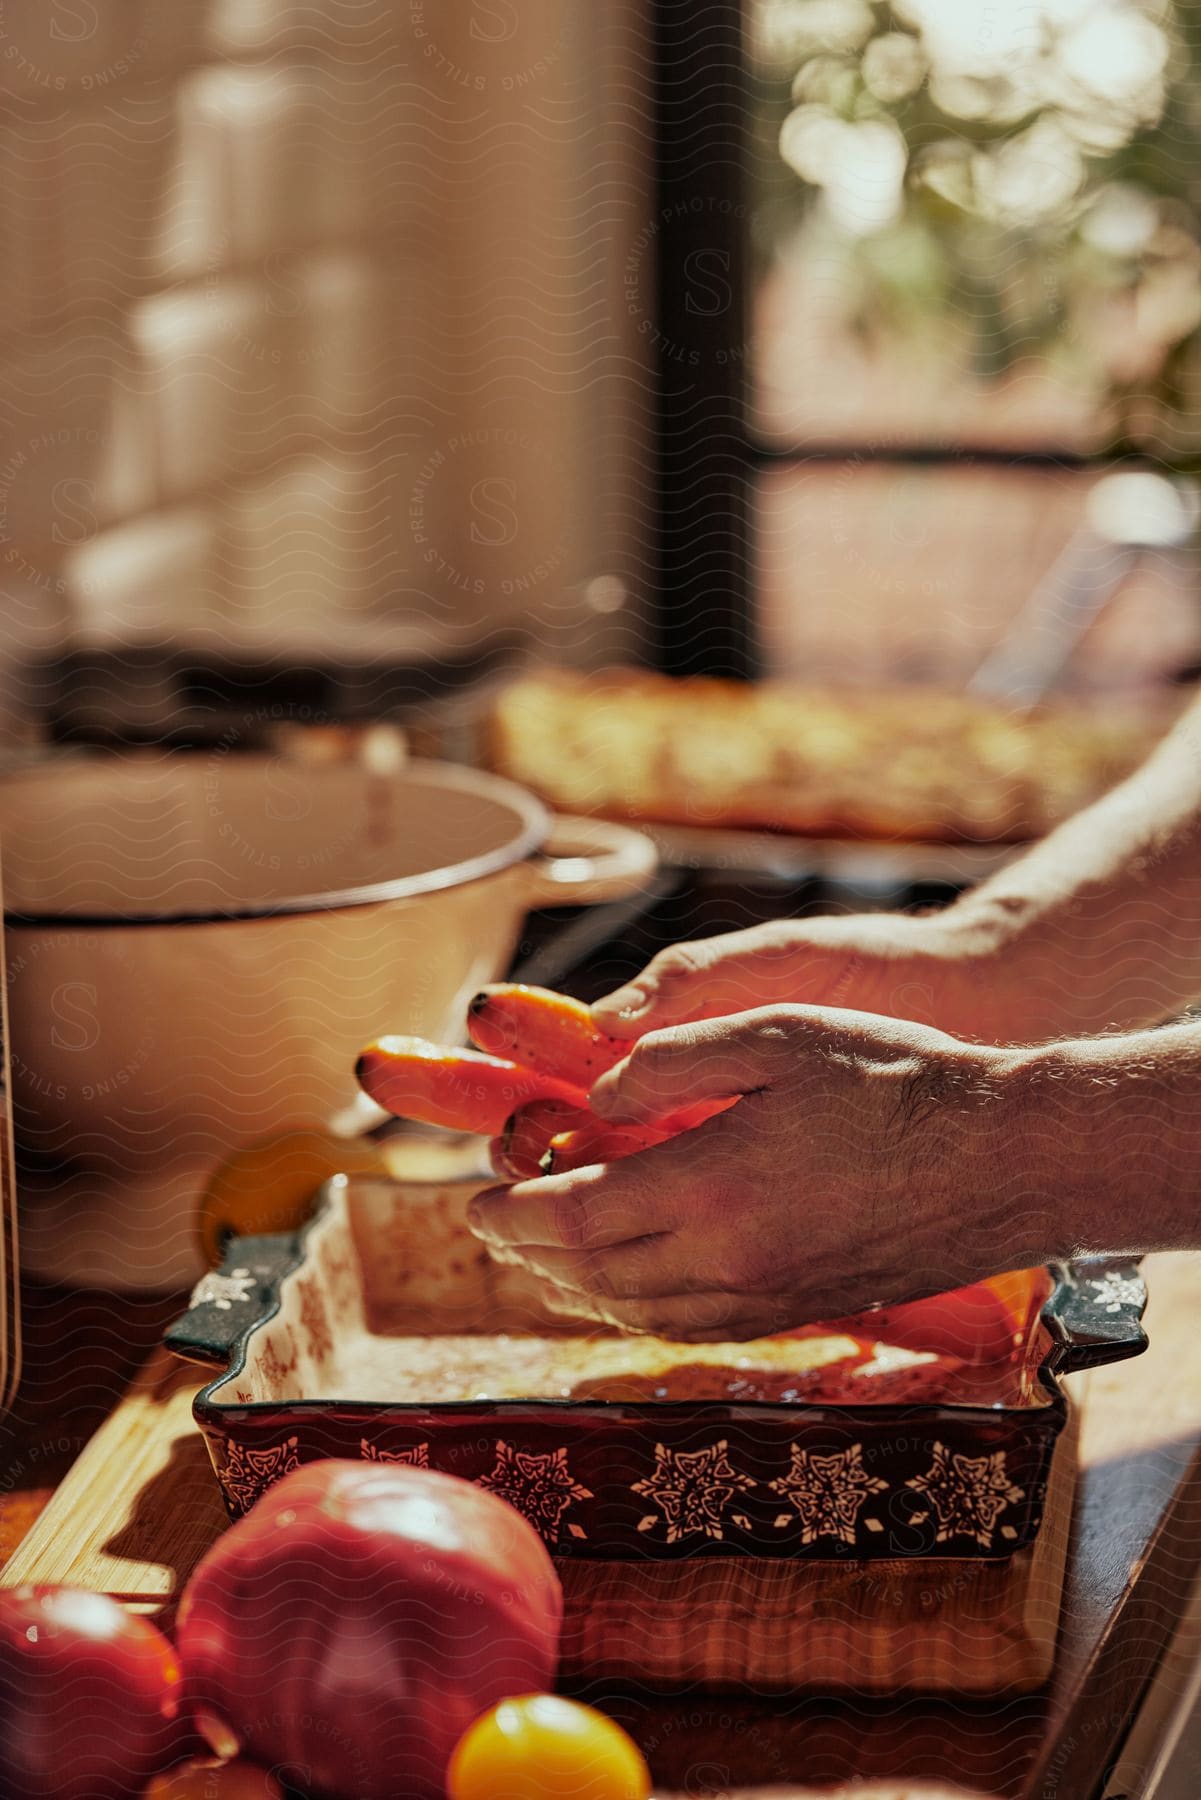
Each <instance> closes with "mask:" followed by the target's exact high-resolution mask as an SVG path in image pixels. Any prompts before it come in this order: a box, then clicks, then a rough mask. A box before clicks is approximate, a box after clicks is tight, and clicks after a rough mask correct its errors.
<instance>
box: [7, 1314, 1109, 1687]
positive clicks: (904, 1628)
mask: <svg viewBox="0 0 1201 1800" xmlns="http://www.w3.org/2000/svg"><path fill="white" fill-rule="evenodd" d="M200 1385H201V1383H200V1379H199V1378H198V1375H197V1371H196V1369H195V1368H193V1367H192V1366H191V1365H189V1364H186V1363H181V1362H179V1361H178V1360H177V1359H176V1358H175V1357H174V1356H172V1355H171V1354H170V1353H169V1352H167V1351H166V1350H159V1351H156V1353H155V1354H154V1355H153V1356H152V1357H151V1359H150V1361H149V1362H148V1363H147V1365H146V1367H145V1369H144V1370H143V1372H142V1374H141V1375H140V1377H139V1378H138V1380H137V1381H136V1382H135V1383H134V1385H133V1387H132V1388H131V1389H130V1391H129V1393H128V1394H127V1395H126V1397H125V1399H124V1400H123V1401H122V1402H121V1404H120V1405H119V1406H118V1407H117V1408H116V1410H115V1411H114V1413H113V1414H112V1416H111V1417H110V1418H109V1420H108V1421H107V1423H106V1424H105V1425H104V1426H103V1427H102V1428H101V1430H100V1431H99V1432H98V1433H97V1434H96V1436H95V1437H94V1438H93V1439H92V1441H91V1442H90V1444H89V1445H88V1446H87V1448H86V1449H85V1450H84V1452H83V1454H82V1455H81V1456H80V1458H79V1460H78V1461H77V1462H76V1464H75V1465H74V1467H73V1468H72V1470H71V1472H70V1474H69V1475H68V1476H67V1477H66V1479H65V1480H64V1481H63V1483H62V1485H61V1486H60V1487H59V1488H58V1490H57V1492H56V1493H55V1495H54V1498H53V1499H52V1500H51V1502H50V1504H49V1506H48V1507H47V1508H46V1510H45V1512H44V1513H43V1514H42V1516H41V1518H40V1519H39V1520H38V1522H37V1524H36V1525H35V1526H34V1528H33V1530H32V1531H31V1532H30V1533H29V1535H28V1537H27V1538H26V1539H25V1540H24V1542H23V1543H22V1544H21V1546H20V1547H19V1548H18V1549H17V1551H16V1552H15V1554H14V1555H13V1557H12V1558H11V1560H10V1562H9V1563H8V1565H7V1567H6V1568H5V1570H4V1573H3V1576H2V1577H0V1585H4V1586H8V1587H15V1586H18V1585H19V1584H21V1583H22V1582H33V1581H42V1582H64V1583H69V1584H71V1585H73V1586H76V1587H83V1588H90V1589H93V1590H96V1591H100V1592H104V1593H108V1594H112V1595H115V1596H116V1597H117V1598H119V1599H121V1600H123V1601H125V1602H127V1603H128V1604H129V1605H130V1606H131V1607H133V1608H135V1609H136V1610H138V1611H140V1612H147V1613H154V1614H157V1615H159V1616H160V1617H162V1618H163V1619H164V1620H165V1622H168V1623H169V1621H170V1615H171V1613H172V1612H173V1610H174V1606H175V1603H176V1601H177V1599H178V1596H179V1594H180V1592H181V1591H182V1588H183V1585H184V1583H185V1582H186V1580H187V1578H188V1575H189V1574H190V1573H191V1570H192V1569H193V1568H194V1566H195V1564H196V1562H197V1561H198V1560H199V1558H200V1557H201V1556H202V1555H203V1554H204V1552H205V1550H207V1549H208V1547H209V1545H210V1544H212V1543H213V1542H214V1541H215V1539H216V1538H217V1537H218V1535H219V1534H220V1533H221V1531H223V1530H224V1529H225V1527H226V1525H227V1523H228V1521H227V1519H226V1515H225V1510H224V1507H223V1506H222V1503H221V1499H220V1495H219V1493H218V1489H217V1483H216V1480H215V1478H214V1476H213V1473H212V1469H211V1468H210V1465H209V1460H208V1452H207V1450H206V1449H205V1446H204V1440H203V1438H202V1437H201V1435H200V1433H199V1431H198V1430H197V1428H196V1426H195V1424H194V1423H193V1420H192V1413H191V1406H192V1398H193V1395H194V1394H195V1393H196V1391H197V1389H198V1387H199V1386H200ZM1075 1444H1076V1429H1075V1420H1074V1418H1073V1421H1072V1423H1071V1425H1070V1427H1069V1430H1068V1431H1067V1432H1066V1433H1065V1435H1064V1437H1063V1438H1062V1439H1061V1442H1060V1448H1059V1450H1058V1452H1057V1454H1056V1457H1055V1462H1054V1465H1053V1469H1052V1474H1051V1480H1050V1483H1049V1486H1048V1493H1047V1507H1046V1515H1045V1519H1044V1523H1043V1528H1042V1530H1041V1532H1040V1533H1039V1536H1038V1539H1037V1540H1036V1542H1035V1544H1034V1545H1033V1546H1032V1547H1031V1549H1030V1550H1028V1551H1020V1552H1019V1553H1018V1554H1017V1555H1016V1556H1014V1557H1012V1558H1010V1559H1009V1560H1008V1561H1006V1562H972V1561H960V1562H950V1561H945V1562H944V1561H935V1560H933V1559H921V1560H909V1561H901V1562H837V1563H811V1562H794V1561H789V1560H784V1559H781V1560H774V1559H773V1560H768V1559H757V1558H745V1559H743V1558H739V1559H737V1560H735V1559H731V1560H729V1561H726V1560H722V1561H720V1562H719V1561H710V1560H698V1561H696V1562H692V1563H670V1564H667V1563H661V1564H654V1563H638V1564H630V1563H587V1562H579V1561H571V1562H565V1563H562V1564H560V1573H561V1575H562V1578H563V1585H564V1592H565V1597H566V1602H567V1616H566V1623H565V1631H564V1647H563V1663H562V1668H563V1674H564V1677H565V1679H566V1681H567V1682H568V1684H570V1683H571V1681H572V1680H573V1679H577V1680H578V1679H583V1678H585V1677H587V1678H588V1679H589V1680H591V1681H595V1680H596V1679H597V1678H598V1677H599V1678H605V1677H611V1678H613V1679H615V1680H621V1679H623V1678H625V1679H632V1680H637V1681H641V1682H646V1683H651V1684H653V1685H656V1686H677V1685H679V1684H681V1683H689V1684H692V1683H697V1684H701V1685H705V1684H707V1685H709V1686H712V1687H720V1688H729V1687H737V1686H743V1685H745V1686H748V1687H752V1688H754V1689H756V1690H757V1691H759V1692H763V1691H765V1690H770V1689H783V1688H796V1687H815V1688H820V1689H824V1690H828V1691H832V1692H834V1691H840V1690H846V1689H854V1690H856V1691H857V1692H859V1693H865V1692H888V1691H891V1690H894V1689H897V1688H921V1689H925V1690H928V1691H932V1692H937V1691H944V1692H954V1693H961V1694H985V1693H997V1692H1000V1691H1003V1690H1009V1691H1020V1690H1024V1689H1030V1688H1034V1687H1038V1686H1040V1685H1041V1684H1042V1683H1043V1682H1044V1681H1046V1679H1047V1678H1048V1676H1049V1674H1050V1670H1051V1664H1052V1659H1053V1655H1054V1648H1055V1637H1056V1631H1057V1626H1058V1618H1059V1603H1060V1596H1061V1591H1062V1586H1063V1575H1064V1568H1065V1564H1066V1560H1067V1548H1068V1537H1069V1532H1070V1525H1071V1514H1072V1496H1073V1491H1074V1487H1075V1472H1076V1449H1075Z"/></svg>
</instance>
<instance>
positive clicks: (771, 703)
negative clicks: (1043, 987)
mask: <svg viewBox="0 0 1201 1800" xmlns="http://www.w3.org/2000/svg"><path fill="white" fill-rule="evenodd" d="M1165 722H1166V721H1165V717H1164V715H1163V713H1162V712H1157V713H1156V714H1155V716H1151V713H1150V712H1149V711H1148V710H1146V709H1144V710H1142V711H1138V710H1136V709H1134V708H1132V707H1126V708H1120V707H1119V708H1115V707H1114V706H1113V705H1112V704H1111V703H1108V702H1107V703H1105V704H1104V705H1098V706H1096V707H1086V706H1085V705H1083V704H1081V703H1078V702H1071V701H1055V702H1053V703H1049V704H1047V705H1045V706H1043V707H1041V708H1040V709H1039V710H1038V711H1036V712H1034V713H1030V714H1025V715H1018V714H1015V713H1013V712H1010V711H1009V710H1007V709H1006V708H1004V707H1002V706H1000V705H997V704H993V703H990V702H988V701H983V700H976V699H973V698H970V697H966V696H958V695H954V694H948V693H945V692H938V691H931V690H927V689H918V688H893V689H887V690H876V689H865V690H858V689H852V688H846V689H834V688H820V687H805V686H801V685H793V684H790V683H783V682H764V683H761V684H757V685H754V686H751V685H745V684H743V683H738V682H726V681H717V680H710V679H701V678H697V679H687V680H672V679H671V678H669V677H666V676H660V675H653V674H648V673H643V672H641V671H636V670H607V671H604V672H602V673H600V674H590V675H582V674H578V673H575V672H567V671H545V672H539V673H537V674H531V675H527V676H523V677H522V678H520V679H519V680H517V681H515V682H513V683H512V684H511V685H510V686H509V687H508V688H506V689H505V690H504V691H503V692H502V693H501V694H500V696H499V698H498V700H497V701H496V703H495V705H494V708H493V711H492V714H491V717H490V721H489V730H488V754H489V760H490V763H491V766H492V767H493V768H494V769H496V770H497V771H498V772H499V773H501V774H504V775H508V776H511V777H512V779H513V780H515V781H520V782H522V783H523V784H524V785H525V786H527V787H530V788H533V789H534V791H535V792H536V793H538V794H540V795H541V796H542V797H543V798H544V799H545V800H547V801H548V802H549V803H550V804H551V805H552V806H554V807H555V808H557V809H558V810H559V811H561V812H569V813H599V814H604V815H607V816H609V817H612V818H623V819H641V820H646V821H650V822H656V821H657V822H660V823H663V824H679V825H707V826H736V827H743V828H747V829H759V830H769V831H783V832H791V833H796V834H798V835H801V836H806V837H840V838H843V837H855V838H876V839H879V838H888V839H905V840H909V841H917V842H927V843H956V842H959V843H962V842H971V843H1006V842H1024V841H1026V840H1029V839H1031V838H1037V837H1041V836H1042V835H1043V834H1044V833H1045V832H1047V831H1048V830H1050V828H1051V827H1052V826H1054V825H1057V824H1058V823H1059V822H1060V821H1061V820H1062V819H1065V818H1067V817H1069V816H1070V815H1071V814H1072V813H1074V812H1076V811H1077V810H1078V809H1079V808H1080V807H1081V806H1083V805H1086V804H1087V803H1088V802H1089V801H1090V800H1093V799H1095V798H1096V797H1097V795H1099V794H1101V793H1103V792H1104V790H1105V789H1106V788H1107V787H1110V786H1112V784H1113V783H1114V782H1115V781H1117V780H1120V779H1121V777H1123V776H1124V775H1126V774H1128V773H1129V772H1130V771H1131V770H1132V769H1133V768H1135V767H1136V766H1137V765H1138V763H1139V762H1140V761H1141V760H1142V758H1143V757H1144V756H1145V755H1146V754H1147V752H1148V751H1149V750H1150V748H1151V746H1152V744H1153V743H1154V742H1155V741H1156V739H1157V737H1158V736H1159V735H1160V734H1161V733H1162V731H1163V729H1164V726H1165Z"/></svg>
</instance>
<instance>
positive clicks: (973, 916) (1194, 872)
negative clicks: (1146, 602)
mask: <svg viewBox="0 0 1201 1800" xmlns="http://www.w3.org/2000/svg"><path fill="white" fill-rule="evenodd" d="M948 917H953V918H954V919H955V921H956V922H957V923H958V924H959V925H961V926H962V928H963V929H964V930H965V931H970V932H973V933H975V934H977V936H978V937H979V938H980V940H981V941H982V942H984V943H985V944H988V945H991V946H992V947H993V951H994V954H995V956H996V958H997V961H998V971H997V972H998V978H999V979H1012V980H1014V981H1015V982H1019V983H1020V984H1021V986H1022V989H1023V1005H1024V1008H1025V1010H1026V1011H1027V1012H1028V1013H1029V1037H1030V1038H1031V1039H1032V1040H1033V1039H1035V1038H1038V1037H1046V1036H1052V1035H1060V1034H1063V1033H1064V1032H1073V1031H1080V1032H1091V1031H1103V1030H1109V1029H1130V1028H1132V1027H1135V1026H1141V1025H1148V1024H1152V1023H1155V1022H1156V1021H1158V1020H1161V1019H1165V1018H1170V1017H1173V1016H1174V1015H1176V1014H1177V1013H1179V1012H1180V1011H1182V1010H1183V1008H1184V1007H1185V1006H1187V1005H1188V1004H1189V1003H1190V1002H1192V1001H1194V1000H1197V999H1201V705H1197V706H1194V707H1193V708H1192V709H1190V711H1189V712H1188V713H1187V714H1186V715H1185V717H1184V718H1183V719H1182V720H1181V721H1180V723H1179V724H1178V725H1177V726H1176V728H1175V730H1174V731H1172V732H1171V733H1170V734H1169V736H1168V737H1167V738H1166V739H1165V741H1164V743H1163V744H1162V745H1161V746H1160V747H1159V749H1158V750H1157V751H1156V752H1155V754H1154V755H1153V756H1152V757H1151V758H1150V759H1149V760H1148V762H1147V763H1145V764H1144V766H1143V767H1142V768H1141V769H1140V770H1138V772H1137V773H1136V774H1135V775H1133V776H1131V777H1130V779H1129V780H1127V781H1125V782H1123V783H1122V784H1121V786H1120V787H1117V788H1115V789H1114V790H1113V792H1112V793H1110V794H1107V795H1106V796H1105V797H1104V799H1102V800H1099V801H1098V802H1097V803H1096V804H1095V805H1094V806H1091V807H1089V808H1087V809H1086V810H1085V811H1084V812H1083V813H1080V814H1078V815H1077V817H1076V818H1074V819H1072V820H1070V821H1069V822H1068V823H1067V824H1065V825H1063V826H1061V827H1060V828H1059V829H1058V830H1057V831H1055V832H1053V833H1052V835H1051V836H1050V837H1048V838H1047V839H1045V840H1044V841H1043V842H1042V843H1041V844H1039V845H1037V846H1036V847H1035V848H1034V849H1032V850H1031V851H1029V852H1028V853H1027V854H1026V855H1024V856H1022V857H1020V858H1019V859H1018V860H1017V861H1015V862H1014V863H1012V864H1010V865H1009V867H1008V868H1006V869H1004V870H1002V871H1001V872H1000V874H998V875H996V876H994V877H993V878H992V879H991V880H990V881H988V882H986V883H984V885H983V886H982V887H980V888H977V889H975V890H974V891H973V892H972V893H970V894H968V895H966V896H965V897H964V898H963V899H962V900H961V901H959V902H957V903H956V905H955V907H954V908H952V909H951V914H950V915H948Z"/></svg>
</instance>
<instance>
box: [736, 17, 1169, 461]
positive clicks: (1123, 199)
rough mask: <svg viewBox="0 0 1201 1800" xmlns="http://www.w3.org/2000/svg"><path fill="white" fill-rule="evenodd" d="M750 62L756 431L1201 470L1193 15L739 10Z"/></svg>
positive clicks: (796, 438) (799, 437)
mask: <svg viewBox="0 0 1201 1800" xmlns="http://www.w3.org/2000/svg"><path fill="white" fill-rule="evenodd" d="M752 57H753V68H754V73H755V80H756V84H757V105H756V114H755V116H756V121H757V132H758V141H757V145H756V150H757V164H758V168H757V178H758V183H759V192H758V204H757V207H756V230H757V252H758V257H759V265H760V279H759V282H758V299H757V322H756V350H755V354H756V361H757V376H758V425H759V429H760V430H761V431H763V432H764V433H765V434H766V435H767V436H768V437H772V438H776V439H780V440H791V441H795V442H798V443H803V442H805V441H806V440H813V439H818V440H820V439H821V438H822V437H823V436H826V437H829V438H830V439H832V440H833V441H835V442H841V443H848V442H852V441H854V439H855V438H856V436H859V437H863V436H864V435H866V434H870V433H871V432H873V431H879V432H880V433H882V435H883V439H884V442H885V443H888V442H895V441H897V440H899V439H903V438H907V439H910V440H914V439H916V440H918V441H923V440H930V441H939V440H945V442H946V443H947V444H949V445H953V444H954V443H956V442H959V443H972V444H975V443H986V442H988V441H990V440H991V441H994V442H1000V443H1004V444H1007V445H1009V446H1010V447H1015V448H1021V447H1023V446H1028V447H1030V448H1051V449H1063V450H1073V449H1082V450H1105V451H1114V452H1117V451H1121V450H1126V451H1129V450H1137V451H1140V452H1142V453H1143V454H1150V455H1153V456H1156V457H1159V458H1161V459H1163V460H1164V461H1166V462H1168V463H1171V464H1174V465H1175V466H1177V467H1180V468H1182V469H1185V468H1188V469H1194V470H1195V469H1196V468H1198V467H1201V5H1189V4H1187V3H1182V4H1171V3H1170V0H893V3H892V4H870V3H869V0H755V4H754V7H753V13H752ZM856 377H857V381H856ZM969 391H970V392H971V393H972V394H974V395H975V403H974V404H973V403H971V402H969V401H967V400H965V395H966V394H968V392H969Z"/></svg>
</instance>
